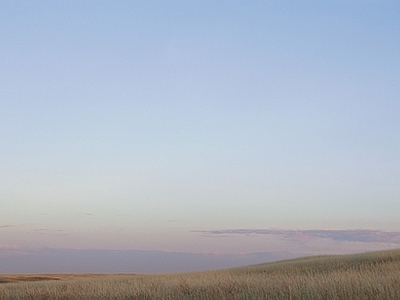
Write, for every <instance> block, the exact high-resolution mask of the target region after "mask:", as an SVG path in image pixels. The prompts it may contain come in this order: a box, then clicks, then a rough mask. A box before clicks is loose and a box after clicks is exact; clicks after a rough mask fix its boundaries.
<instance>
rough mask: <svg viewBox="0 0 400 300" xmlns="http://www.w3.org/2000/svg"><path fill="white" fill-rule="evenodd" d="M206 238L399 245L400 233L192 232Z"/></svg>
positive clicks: (233, 230)
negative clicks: (276, 237) (255, 237)
mask: <svg viewBox="0 0 400 300" xmlns="http://www.w3.org/2000/svg"><path fill="white" fill-rule="evenodd" d="M192 232H197V233H201V234H204V235H206V236H216V237H226V236H227V235H254V234H263V235H280V236H283V237H285V238H287V239H310V238H311V239H312V238H320V239H331V240H335V241H350V242H365V243H392V244H400V232H398V231H382V230H371V229H353V230H332V229H325V230H324V229H322V230H286V229H225V230H192Z"/></svg>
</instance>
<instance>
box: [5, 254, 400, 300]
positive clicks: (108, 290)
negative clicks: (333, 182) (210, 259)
mask: <svg viewBox="0 0 400 300" xmlns="http://www.w3.org/2000/svg"><path fill="white" fill-rule="evenodd" d="M32 276H33V275H32ZM49 276H50V275H49ZM28 277H29V276H28ZM37 277H38V276H36V278H37ZM41 277H42V279H43V277H45V275H42V276H41ZM59 278H61V280H57V281H54V280H53V281H41V282H20V283H5V284H0V299H178V300H179V299H400V250H393V251H381V252H371V253H363V254H354V255H341V256H315V257H306V258H299V259H293V260H285V261H279V262H273V263H266V264H259V265H252V266H247V267H240V268H233V269H228V270H221V271H209V272H199V273H181V274H157V275H104V276H98V275H97V276H93V277H90V276H84V277H82V276H81V277H79V276H77V277H74V276H73V275H69V276H64V277H59ZM62 278H66V279H62ZM49 279H51V278H49Z"/></svg>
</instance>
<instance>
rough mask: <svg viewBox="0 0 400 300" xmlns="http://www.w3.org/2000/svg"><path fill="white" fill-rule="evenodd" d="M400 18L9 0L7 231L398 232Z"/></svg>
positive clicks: (192, 237) (90, 240)
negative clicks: (338, 230) (242, 230)
mask: <svg viewBox="0 0 400 300" xmlns="http://www.w3.org/2000/svg"><path fill="white" fill-rule="evenodd" d="M399 14H400V4H398V3H397V1H379V2H377V1H332V2H327V1H322V2H321V1H301V2H297V3H293V2H291V1H279V2H273V1H247V2H244V1H218V2H215V1H142V2H139V1H137V2H132V1H113V2H106V1H68V2H61V1H40V2H29V1H22V2H15V1H2V3H1V4H0V69H1V72H0V86H1V89H0V128H1V130H0V144H1V147H0V165H1V168H0V197H1V199H0V201H1V207H2V208H1V209H0V226H2V227H0V244H1V245H3V248H4V249H15V248H18V249H19V248H39V249H40V248H57V249H58V248H60V249H64V248H66V249H77V248H79V249H103V250H104V249H105V250H107V249H114V250H149V251H150V250H151V251H164V250H166V251H177V252H190V253H202V252H211V253H214V252H224V253H225V252H232V253H238V252H243V251H245V252H249V253H250V252H256V251H263V249H264V248H263V247H264V246H265V247H266V248H268V247H269V246H268V247H267V246H266V245H267V244H268V245H270V244H271V243H268V242H266V241H264V240H263V242H261V241H260V243H253V242H249V241H247V240H246V236H235V238H232V239H231V242H230V243H225V242H223V243H221V242H220V241H218V242H217V240H221V239H216V238H210V237H204V236H201V235H199V234H198V233H196V232H195V231H212V230H229V229H238V228H245V229H249V230H254V229H269V228H281V229H288V230H309V229H313V230H325V229H341V230H352V229H358V228H368V229H373V230H384V231H396V230H399V226H400V221H399V218H398V211H400V185H399V182H400V152H399V149H400V138H399V133H398V131H399V130H398V129H399V128H400V118H399V117H398V116H399V113H400V85H399V82H400V59H399V58H400V57H399V53H400V18H399ZM252 241H254V239H252ZM263 243H264V244H263ZM227 245H229V246H230V247H231V248H228V247H227ZM235 245H237V247H236V246H235ZM277 245H280V244H279V243H278V244H277ZM389 246H390V247H391V246H393V245H392V244H390V245H389V244H387V245H386V244H382V247H383V248H384V247H389ZM282 247H283V246H282ZM374 247H375V246H374ZM355 248H357V249H361V248H362V247H361V248H360V247H355ZM355 248H354V249H355ZM367 248H368V247H367ZM375 248H376V247H375ZM375 248H374V249H375ZM229 249H231V251H230V250H229ZM345 249H348V250H350V249H352V248H351V247H350V246H348V247H347V246H346V247H345ZM275 250H276V249H274V251H275ZM278 250H279V249H278ZM278 250H277V251H278ZM7 251H8V250H7Z"/></svg>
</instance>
